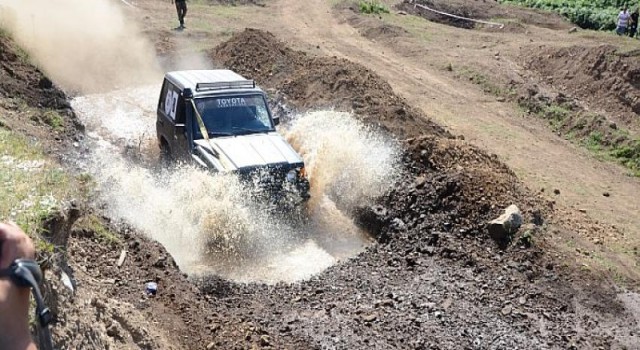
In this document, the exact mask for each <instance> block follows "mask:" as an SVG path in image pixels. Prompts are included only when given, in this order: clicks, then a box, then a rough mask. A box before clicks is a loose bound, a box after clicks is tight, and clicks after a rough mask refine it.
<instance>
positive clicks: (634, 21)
mask: <svg viewBox="0 0 640 350" xmlns="http://www.w3.org/2000/svg"><path fill="white" fill-rule="evenodd" d="M638 12H640V11H639V8H637V7H636V10H635V11H633V13H632V14H631V24H630V25H629V36H630V37H632V38H633V37H635V36H636V35H637V31H638Z"/></svg>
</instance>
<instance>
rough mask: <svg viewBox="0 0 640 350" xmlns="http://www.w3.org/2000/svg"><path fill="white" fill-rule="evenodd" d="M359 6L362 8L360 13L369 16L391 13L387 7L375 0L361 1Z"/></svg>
mask: <svg viewBox="0 0 640 350" xmlns="http://www.w3.org/2000/svg"><path fill="white" fill-rule="evenodd" d="M358 6H359V7H360V13H365V14H368V15H372V14H373V15H379V14H382V13H389V9H388V8H387V7H386V6H384V5H383V4H381V3H379V2H378V1H375V0H368V1H360V3H359V4H358Z"/></svg>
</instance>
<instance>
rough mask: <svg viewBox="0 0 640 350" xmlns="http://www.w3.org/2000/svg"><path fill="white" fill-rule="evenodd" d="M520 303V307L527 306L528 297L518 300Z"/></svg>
mask: <svg viewBox="0 0 640 350" xmlns="http://www.w3.org/2000/svg"><path fill="white" fill-rule="evenodd" d="M518 303H520V305H524V304H526V303H527V297H524V296H522V297H520V298H519V299H518Z"/></svg>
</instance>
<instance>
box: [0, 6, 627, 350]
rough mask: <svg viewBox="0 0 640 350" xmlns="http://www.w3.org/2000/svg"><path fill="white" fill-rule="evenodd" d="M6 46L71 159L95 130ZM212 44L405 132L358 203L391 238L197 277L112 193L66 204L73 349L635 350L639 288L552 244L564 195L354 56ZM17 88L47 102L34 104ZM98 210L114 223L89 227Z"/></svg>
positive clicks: (376, 231)
mask: <svg viewBox="0 0 640 350" xmlns="http://www.w3.org/2000/svg"><path fill="white" fill-rule="evenodd" d="M251 3H253V1H252V2H251ZM483 6H484V5H483ZM0 45H2V46H1V48H2V51H0V58H1V59H2V61H1V67H2V69H1V70H0V74H2V75H1V77H2V78H3V79H1V82H0V96H2V98H1V99H0V102H1V104H0V106H1V107H2V109H3V111H4V112H5V115H4V116H3V118H2V119H0V121H2V124H1V125H2V127H3V128H8V129H10V130H14V131H16V132H18V133H23V134H25V135H28V136H31V137H34V138H38V139H39V142H44V143H45V144H46V145H48V147H47V148H48V149H50V152H51V153H52V154H53V156H54V158H56V159H59V160H60V162H61V164H63V165H65V164H67V163H66V161H67V159H66V157H60V156H59V154H60V153H61V152H60V150H64V151H67V152H65V153H69V154H73V153H74V152H77V151H75V150H74V149H75V148H76V147H74V142H77V141H78V140H81V139H82V138H83V131H82V126H81V125H80V124H79V123H78V122H77V120H76V118H75V116H74V114H73V111H72V110H70V108H69V104H68V102H67V101H66V96H65V95H64V93H63V92H61V91H60V90H59V89H57V88H56V87H55V85H54V84H53V83H52V82H51V81H49V80H48V79H47V78H45V77H44V75H43V74H42V73H41V72H40V71H39V70H38V69H36V68H34V67H33V66H32V65H30V64H29V63H28V62H27V61H26V60H25V59H24V58H21V56H20V51H19V49H18V48H17V47H16V46H15V45H14V44H13V43H11V41H9V40H7V39H2V40H1V41H0ZM207 54H208V56H209V57H210V58H211V60H212V61H213V62H215V63H216V64H217V65H222V66H225V67H229V68H232V69H234V70H237V71H239V72H240V73H242V74H245V75H247V76H251V77H252V78H254V79H256V80H257V81H258V82H259V84H260V85H261V86H262V87H264V88H266V89H267V90H268V91H269V92H270V95H271V96H272V97H273V98H274V101H275V102H277V103H278V104H279V105H286V106H287V107H289V108H291V109H293V110H296V111H305V110H309V109H317V108H322V107H333V108H336V109H338V110H348V111H354V112H355V113H356V116H357V117H358V118H359V120H361V121H362V122H363V123H365V124H366V125H370V126H372V127H375V128H379V129H381V130H384V131H385V132H388V133H390V134H392V135H393V136H394V137H396V138H397V139H398V140H400V142H401V145H402V148H403V151H402V164H403V168H404V170H405V172H404V175H403V176H402V177H401V178H400V179H399V180H398V182H397V183H396V184H394V186H393V190H391V191H390V192H388V193H387V194H385V195H384V196H382V197H381V198H379V199H377V201H376V203H375V205H372V206H369V207H364V208H360V209H359V210H357V211H356V212H355V213H352V214H353V215H354V218H355V219H356V221H357V222H358V223H359V224H360V225H361V226H362V227H363V228H365V229H367V230H368V231H369V232H370V233H371V234H372V235H374V236H375V238H376V244H374V245H373V246H371V247H369V248H368V249H367V250H366V251H365V252H363V253H361V254H360V255H358V256H356V257H354V258H352V259H350V260H347V261H344V262H341V263H340V264H337V265H335V266H333V267H330V268H329V269H327V270H326V271H324V272H323V273H321V274H319V275H317V276H315V277H313V278H311V279H310V280H308V281H303V282H300V283H295V284H284V283H280V284H276V285H265V284H258V283H249V284H240V283H235V282H233V281H228V280H223V279H220V278H219V277H216V276H208V277H200V278H197V279H194V278H189V277H188V276H186V275H184V274H183V273H181V271H180V270H179V269H178V267H177V265H176V264H175V262H174V261H173V259H172V258H171V256H170V255H169V254H168V253H167V251H166V250H165V248H164V247H162V246H161V245H160V244H158V243H156V242H153V241H151V240H150V239H148V238H146V237H145V236H144V235H142V234H141V233H139V232H137V231H136V230H135V228H133V227H127V226H126V225H125V226H121V225H115V224H113V223H112V220H111V219H110V218H108V217H103V216H102V215H101V205H103V204H100V203H99V201H98V203H96V202H92V201H89V202H87V203H76V204H74V205H71V204H69V206H68V207H67V208H62V209H63V210H62V211H61V213H59V214H56V215H52V216H51V217H49V218H48V219H47V220H45V221H44V222H43V225H44V226H45V227H47V228H48V235H46V237H48V239H50V240H52V241H54V242H55V243H56V245H57V246H58V248H59V250H60V252H61V254H59V255H56V256H55V259H54V260H53V263H52V264H51V266H50V267H49V272H48V276H49V284H48V285H47V290H48V298H49V299H48V300H49V304H50V306H51V307H52V309H53V311H54V313H55V315H56V323H55V324H54V326H53V333H54V337H55V340H56V344H57V345H58V347H60V348H64V349H75V348H78V349H80V348H86V349H137V348H140V349H160V348H162V349H164V348H167V349H213V348H220V349H227V348H228V349H246V348H277V349H284V348H287V349H307V348H309V349H319V348H323V349H360V348H375V349H389V348H412V349H460V348H465V349H532V348H536V349H567V348H573V349H600V348H602V349H634V348H637V344H640V335H639V334H638V332H639V330H638V327H637V325H636V322H637V319H636V318H634V317H637V315H636V316H634V314H633V308H630V307H629V306H628V305H629V303H625V301H624V300H632V301H633V300H634V296H633V294H629V296H628V298H629V299H624V298H622V299H620V298H618V295H619V294H620V293H621V292H622V290H621V289H619V287H618V286H617V285H616V284H615V283H613V281H611V280H610V279H609V278H607V277H606V276H601V275H598V274H595V273H593V272H592V271H589V270H586V269H581V268H580V266H578V265H577V264H568V263H567V259H565V258H564V257H562V255H563V254H564V253H563V252H562V251H560V250H558V249H557V247H555V246H554V244H553V242H552V239H551V238H552V237H554V235H556V234H557V232H558V231H560V230H567V229H570V227H567V222H566V221H565V220H562V218H561V217H562V214H563V211H562V210H563V209H562V208H561V209H558V208H556V205H555V204H554V202H552V201H549V200H547V199H545V198H543V197H541V196H540V195H539V194H538V193H534V192H533V191H531V190H529V189H528V188H527V187H526V186H525V185H524V184H523V183H522V182H521V181H520V180H519V179H518V177H517V176H516V174H515V173H514V172H513V171H512V170H510V169H509V167H507V166H506V165H505V164H504V163H502V162H501V161H500V160H499V158H498V157H497V156H496V155H492V154H489V153H488V152H486V151H483V150H481V149H478V148H477V147H475V146H473V145H470V144H469V143H468V142H466V141H465V140H464V139H463V137H455V136H453V135H452V133H451V132H450V131H448V130H446V129H445V128H443V127H441V126H439V125H438V124H436V123H434V122H433V121H432V120H431V119H429V118H428V116H425V115H424V113H423V112H422V111H421V110H419V109H418V108H416V107H413V106H411V104H410V103H409V102H408V101H407V100H406V99H404V98H402V97H400V96H398V95H397V94H396V93H394V90H393V89H392V88H391V87H390V85H389V84H388V83H387V82H386V81H385V80H384V79H383V78H382V77H381V76H380V75H379V74H377V73H376V72H374V71H372V70H370V69H368V68H366V67H364V66H362V65H360V64H357V63H354V62H352V61H349V60H347V59H344V58H337V57H331V56H322V55H319V56H317V55H312V54H309V53H305V52H303V51H297V50H294V49H292V48H290V47H289V46H288V45H287V44H286V43H284V42H282V41H280V40H279V39H278V38H277V37H276V36H274V35H273V34H271V33H269V32H266V31H263V30H256V29H247V30H244V31H242V32H240V33H237V34H236V35H234V36H233V37H231V38H230V39H229V40H228V41H226V42H224V43H222V44H221V45H219V46H217V47H216V48H214V49H212V50H211V51H209V52H208V53H207ZM553 55H556V54H551V56H553ZM558 55H560V57H562V54H561V53H559V54H557V55H556V56H558ZM556 56H553V57H556ZM559 60H560V61H561V60H562V59H559ZM531 64H532V65H535V63H531ZM622 64H623V63H620V65H622ZM536 67H537V68H536ZM536 67H532V69H543V68H544V67H543V66H539V67H538V66H536ZM567 74H569V73H567ZM576 74H578V73H576ZM629 74H630V76H631V75H632V73H629ZM566 76H567V75H566V74H564V75H562V77H565V78H566ZM554 79H555V78H554ZM557 79H560V78H557ZM554 81H555V80H554ZM631 81H632V79H631ZM616 84H617V83H616ZM629 84H631V85H630V86H627V88H628V89H632V88H633V84H632V83H629ZM618 85H619V84H618ZM625 86H626V85H625ZM632 91H633V90H632ZM578 93H579V91H578V92H576V94H578ZM17 100H18V101H24V103H27V104H28V105H29V106H30V107H32V108H34V109H35V111H34V112H33V113H31V114H28V115H27V114H24V113H21V109H20V108H21V107H20V106H21V105H20V104H19V102H16V101H17ZM630 108H631V109H632V107H630ZM49 110H55V111H57V112H58V113H59V114H60V115H61V116H62V117H63V123H64V126H65V128H64V129H61V130H64V131H52V130H53V129H52V128H53V127H52V126H51V125H50V123H47V120H46V119H43V118H44V117H43V116H46V115H47V114H46V112H47V111H49ZM6 116H11V117H13V118H14V119H12V118H8V117H6ZM34 116H35V117H34ZM39 116H42V117H39ZM71 150H73V151H71ZM511 204H515V205H517V206H518V207H519V208H520V210H521V211H522V214H523V219H524V225H523V227H522V228H521V229H520V230H519V232H518V233H517V234H515V235H513V236H510V235H506V236H499V237H492V236H491V235H490V234H489V231H488V224H487V223H488V222H489V221H490V220H491V219H494V218H496V217H497V216H499V215H500V214H501V213H502V212H503V210H504V209H505V208H506V207H507V206H509V205H511ZM95 219H97V220H99V221H100V222H101V223H102V225H101V226H100V227H102V226H104V227H105V228H106V230H107V231H108V232H109V233H110V234H108V235H106V236H105V234H104V232H99V231H98V230H96V229H95V226H92V225H87V224H86V223H87V220H89V221H90V220H95ZM584 222H585V221H581V223H582V224H584ZM586 222H587V224H589V225H590V226H589V228H590V229H592V230H596V231H597V230H603V225H601V224H599V223H594V222H589V221H588V220H587V221H586ZM63 273H64V275H66V276H68V277H70V279H71V280H72V281H73V282H72V283H71V284H72V285H74V288H73V289H74V292H73V293H72V292H71V291H70V289H69V287H68V286H65V285H64V283H62V282H61V277H62V276H63ZM150 281H154V282H157V284H158V294H157V295H156V296H149V295H147V294H145V293H144V285H145V283H147V282H150ZM636 303H637V301H636ZM631 304H633V303H632V302H631Z"/></svg>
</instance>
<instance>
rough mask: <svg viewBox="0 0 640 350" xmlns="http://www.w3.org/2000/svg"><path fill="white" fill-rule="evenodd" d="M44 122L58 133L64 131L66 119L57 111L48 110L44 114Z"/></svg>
mask: <svg viewBox="0 0 640 350" xmlns="http://www.w3.org/2000/svg"><path fill="white" fill-rule="evenodd" d="M41 118H42V121H43V122H44V123H45V124H47V125H49V126H50V127H52V128H53V130H56V131H62V130H64V118H62V116H61V115H60V113H58V111H55V110H52V109H50V110H47V111H45V112H44V113H42V117H41Z"/></svg>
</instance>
